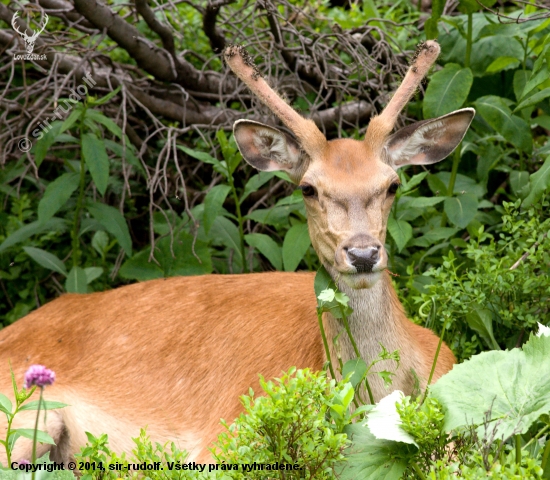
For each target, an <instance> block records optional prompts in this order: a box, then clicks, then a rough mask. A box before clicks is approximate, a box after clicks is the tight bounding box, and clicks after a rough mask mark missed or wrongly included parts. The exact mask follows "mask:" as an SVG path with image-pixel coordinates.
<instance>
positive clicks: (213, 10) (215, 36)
mask: <svg viewBox="0 0 550 480" xmlns="http://www.w3.org/2000/svg"><path fill="white" fill-rule="evenodd" d="M235 1H236V0H217V1H209V2H208V5H206V8H205V9H204V12H203V16H202V29H203V30H204V33H205V34H206V36H207V37H208V40H209V41H210V47H211V48H212V51H213V52H215V53H221V52H222V51H223V49H224V48H225V45H226V41H225V37H224V36H223V34H222V32H221V30H220V29H219V28H218V27H217V26H216V20H217V18H218V13H220V8H221V7H222V6H224V5H229V4H231V3H235Z"/></svg>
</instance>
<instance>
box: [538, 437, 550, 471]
mask: <svg viewBox="0 0 550 480" xmlns="http://www.w3.org/2000/svg"><path fill="white" fill-rule="evenodd" d="M548 457H550V440H546V445H545V447H544V452H543V454H542V461H541V464H540V466H541V468H542V469H543V470H544V469H545V467H546V464H547V463H548Z"/></svg>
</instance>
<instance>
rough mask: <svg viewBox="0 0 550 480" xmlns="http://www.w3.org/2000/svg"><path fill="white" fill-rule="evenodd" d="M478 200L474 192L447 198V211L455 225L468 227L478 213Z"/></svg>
mask: <svg viewBox="0 0 550 480" xmlns="http://www.w3.org/2000/svg"><path fill="white" fill-rule="evenodd" d="M477 206H478V201H477V197H476V196H475V195H474V194H473V193H465V194H464V195H458V196H456V197H448V198H446V199H445V213H446V214H447V217H448V219H449V220H450V221H451V223H452V224H453V225H456V226H457V227H458V228H466V227H467V226H468V224H469V223H470V222H471V221H472V220H473V219H474V217H475V216H476V213H477Z"/></svg>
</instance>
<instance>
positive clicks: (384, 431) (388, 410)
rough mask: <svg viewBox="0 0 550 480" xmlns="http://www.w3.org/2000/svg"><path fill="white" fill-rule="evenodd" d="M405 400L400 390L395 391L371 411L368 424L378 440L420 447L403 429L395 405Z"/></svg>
mask: <svg viewBox="0 0 550 480" xmlns="http://www.w3.org/2000/svg"><path fill="white" fill-rule="evenodd" d="M403 398H405V394H404V393H403V392H402V391H400V390H395V391H394V392H392V393H390V394H389V395H388V396H386V397H384V398H383V399H382V400H380V401H379V402H378V403H377V404H376V406H375V407H374V408H373V409H372V410H371V411H370V413H369V416H368V418H367V421H366V423H367V426H368V427H369V430H370V431H371V433H372V434H373V435H374V436H375V437H376V438H380V439H384V440H393V441H394V442H403V443H410V444H413V445H416V446H417V447H418V445H417V444H416V442H415V441H414V437H413V436H412V435H410V434H408V433H407V432H406V431H405V430H403V429H402V428H401V424H402V422H401V418H400V417H399V413H397V409H396V408H395V404H396V403H397V402H400V401H401V400H403Z"/></svg>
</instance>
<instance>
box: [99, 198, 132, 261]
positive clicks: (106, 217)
mask: <svg viewBox="0 0 550 480" xmlns="http://www.w3.org/2000/svg"><path fill="white" fill-rule="evenodd" d="M88 211H89V212H90V213H91V214H92V216H93V217H94V218H95V219H96V220H97V221H98V222H99V223H101V225H103V226H104V227H105V230H107V231H108V232H109V233H110V234H112V235H113V236H114V237H115V238H116V239H117V241H118V243H119V245H120V246H121V247H122V248H123V250H124V251H125V252H126V255H128V256H129V257H131V256H132V239H131V237H130V231H129V230H128V225H127V224H126V220H125V219H124V217H123V216H122V214H121V213H120V212H119V211H118V210H117V209H116V208H114V207H111V206H109V205H105V204H104V203H97V202H95V203H91V204H89V205H88Z"/></svg>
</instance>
